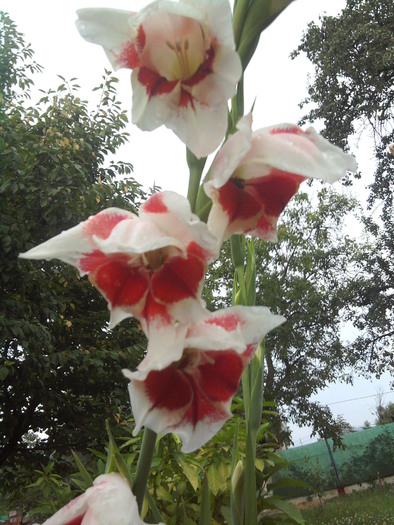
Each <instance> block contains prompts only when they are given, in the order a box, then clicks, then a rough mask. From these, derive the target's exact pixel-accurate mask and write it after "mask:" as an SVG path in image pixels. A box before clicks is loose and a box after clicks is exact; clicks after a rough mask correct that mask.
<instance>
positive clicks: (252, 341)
mask: <svg viewBox="0 0 394 525" xmlns="http://www.w3.org/2000/svg"><path fill="white" fill-rule="evenodd" d="M284 320H285V319H284V318H283V317H282V316H280V315H273V314H271V313H270V311H269V310H268V308H264V307H257V306H256V307H243V306H234V307H231V308H228V309H226V310H221V311H217V312H215V313H211V314H210V315H209V316H208V317H207V318H205V319H203V320H202V321H199V322H196V323H194V324H191V325H190V326H189V327H188V330H187V333H186V336H185V339H184V343H183V353H182V356H181V358H180V359H179V360H178V361H176V362H173V363H171V364H170V365H169V366H167V367H165V368H162V369H160V370H159V369H156V370H150V367H149V365H148V364H147V363H145V362H144V361H145V360H148V361H149V356H147V357H146V358H145V359H144V360H143V361H142V363H141V364H140V365H139V367H138V369H137V371H136V372H130V371H129V370H124V371H123V373H124V374H125V376H126V377H127V378H129V379H130V384H129V392H130V400H131V405H132V410H133V414H134V417H135V421H136V428H135V429H134V434H137V433H138V432H139V430H140V428H141V427H142V426H143V425H144V426H146V427H148V428H150V429H151V430H153V431H155V432H157V433H168V432H176V433H177V434H179V435H180V436H181V438H182V441H183V446H182V450H183V451H184V452H191V451H193V450H195V449H197V448H198V447H200V446H202V445H203V444H204V443H206V442H207V441H208V440H209V439H210V438H211V437H212V436H213V435H214V434H216V432H218V430H219V429H220V428H221V427H222V426H223V424H224V423H225V421H226V420H227V419H228V418H229V417H230V416H231V413H230V405H231V400H232V398H233V396H234V394H235V393H236V391H237V389H238V384H239V380H240V377H241V375H242V372H243V370H244V368H245V367H246V366H247V364H248V363H249V361H250V359H251V358H252V357H253V354H254V352H255V350H256V348H257V346H258V344H259V342H260V341H261V339H262V338H263V337H264V336H265V335H266V334H267V333H268V332H269V331H270V330H272V329H273V328H276V327H277V326H279V325H280V324H282V323H283V322H284ZM148 354H149V352H148Z"/></svg>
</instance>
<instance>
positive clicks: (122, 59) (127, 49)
mask: <svg viewBox="0 0 394 525" xmlns="http://www.w3.org/2000/svg"><path fill="white" fill-rule="evenodd" d="M117 61H118V62H119V65H121V66H122V67H127V68H130V69H134V68H135V67H140V65H141V61H140V57H139V56H138V52H137V50H136V48H135V45H134V42H127V44H126V45H125V46H124V48H123V49H122V52H121V53H120V54H119V56H118V57H117Z"/></svg>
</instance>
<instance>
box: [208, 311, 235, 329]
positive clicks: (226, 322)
mask: <svg viewBox="0 0 394 525" xmlns="http://www.w3.org/2000/svg"><path fill="white" fill-rule="evenodd" d="M205 322H206V323H207V324H214V325H217V326H221V327H222V328H224V329H225V330H227V331H228V332H231V331H233V330H236V329H237V327H238V326H241V327H242V326H245V321H244V320H243V319H242V318H241V317H240V316H239V315H237V314H234V313H229V314H223V315H220V316H219V315H217V316H215V317H211V318H210V319H207V320H206V321H205Z"/></svg>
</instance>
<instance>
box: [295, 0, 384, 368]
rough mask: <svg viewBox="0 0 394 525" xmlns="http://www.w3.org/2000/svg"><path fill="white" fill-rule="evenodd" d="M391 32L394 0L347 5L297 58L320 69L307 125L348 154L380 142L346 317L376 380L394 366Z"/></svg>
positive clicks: (311, 32) (309, 36) (315, 28)
mask: <svg viewBox="0 0 394 525" xmlns="http://www.w3.org/2000/svg"><path fill="white" fill-rule="evenodd" d="M393 28H394V6H393V3H392V2H391V0H382V1H380V2H375V0H347V2H346V7H345V9H344V10H343V11H342V12H341V13H340V14H339V15H338V16H336V17H332V16H323V17H321V18H320V21H319V23H318V24H315V23H313V22H312V23H310V24H309V26H308V28H307V31H306V32H305V34H304V36H303V39H302V41H301V44H300V45H299V47H298V49H297V50H296V51H295V52H294V53H293V58H294V57H296V56H297V55H299V54H300V53H305V54H306V56H307V57H308V58H309V60H310V61H311V62H312V64H313V65H314V68H315V73H314V76H313V78H312V80H311V82H310V85H309V89H308V97H307V98H306V99H305V100H304V101H303V102H302V103H301V107H304V106H307V107H308V108H310V107H311V109H310V110H309V112H308V113H307V114H306V115H305V117H304V118H303V119H302V121H303V122H306V121H312V122H313V121H316V120H321V121H322V122H323V125H324V130H323V134H324V135H325V136H326V137H327V138H328V139H329V140H331V141H332V142H334V143H335V144H337V145H338V146H340V147H343V148H349V147H350V140H354V139H357V141H360V140H363V139H367V138H368V137H373V139H374V153H375V161H376V171H375V174H374V177H373V181H372V183H371V184H370V185H369V196H368V207H369V210H370V213H369V214H366V217H365V218H364V226H365V231H366V234H367V235H368V236H369V238H370V243H369V244H366V245H365V249H364V250H363V251H362V252H360V255H359V265H360V269H361V271H362V275H363V277H360V278H359V279H357V280H356V281H355V282H354V285H353V295H354V298H355V299H356V298H357V297H358V301H357V302H356V303H355V304H354V309H352V310H350V311H349V316H348V317H349V320H350V321H352V322H353V323H354V326H355V327H356V328H357V330H358V336H357V338H356V340H355V341H354V343H353V347H352V348H353V351H354V353H355V355H357V356H358V366H359V368H365V366H367V367H368V369H369V371H370V372H371V373H373V374H375V375H376V376H377V377H379V376H380V374H382V373H383V372H384V371H385V370H387V368H388V367H387V364H388V362H389V361H390V356H391V364H392V365H393V360H392V355H393V351H394V346H393V341H394V338H393V335H394V310H393V304H394V301H393V289H394V285H393V283H394V266H393V264H394V263H393V261H394V220H393V213H392V209H393V195H394V171H393V155H392V153H390V149H389V147H388V146H389V145H390V144H391V143H393V142H394V131H393V97H394V93H393V80H394V67H393V64H394V47H393ZM359 144H362V143H360V142H359ZM356 156H357V155H356ZM363 175H367V176H368V174H366V173H364V174H363ZM370 175H371V174H370ZM369 180H371V177H369Z"/></svg>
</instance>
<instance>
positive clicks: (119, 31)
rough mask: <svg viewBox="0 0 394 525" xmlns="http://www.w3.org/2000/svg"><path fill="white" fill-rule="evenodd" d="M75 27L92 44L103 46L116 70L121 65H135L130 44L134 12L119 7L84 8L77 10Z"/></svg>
mask: <svg viewBox="0 0 394 525" xmlns="http://www.w3.org/2000/svg"><path fill="white" fill-rule="evenodd" d="M77 15H78V20H77V21H76V26H77V29H78V31H79V33H80V35H81V36H82V37H83V38H84V39H85V40H87V41H88V42H91V43H93V44H99V45H101V46H103V48H104V50H105V53H106V55H107V57H108V59H109V61H110V62H111V65H112V67H113V69H114V70H115V71H116V70H117V69H119V68H121V67H135V65H133V64H135V57H134V58H133V57H131V56H128V55H127V50H129V53H133V52H134V53H135V51H133V46H132V37H133V31H132V28H131V25H130V21H131V20H132V19H133V17H134V16H135V13H133V12H130V11H123V10H120V9H108V8H85V9H78V10H77Z"/></svg>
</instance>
